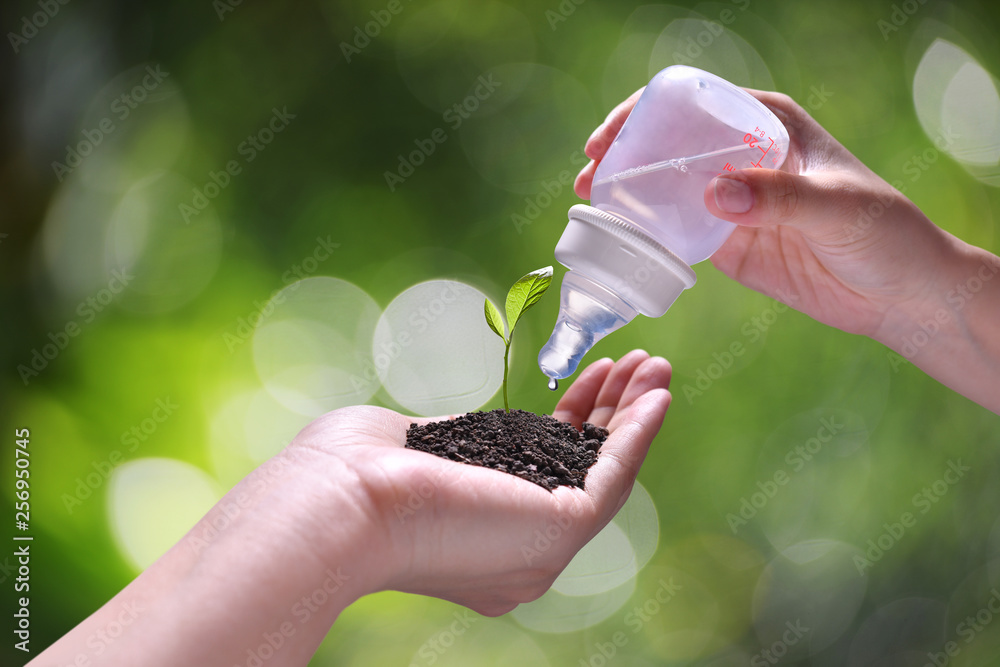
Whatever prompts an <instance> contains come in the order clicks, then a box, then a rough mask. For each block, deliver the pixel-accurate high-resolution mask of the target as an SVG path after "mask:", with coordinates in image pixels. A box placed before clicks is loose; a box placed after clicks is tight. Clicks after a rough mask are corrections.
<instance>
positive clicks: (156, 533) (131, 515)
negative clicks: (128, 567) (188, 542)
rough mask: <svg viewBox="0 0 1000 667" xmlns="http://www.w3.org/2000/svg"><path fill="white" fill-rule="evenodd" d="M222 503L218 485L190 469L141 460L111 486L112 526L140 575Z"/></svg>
mask: <svg viewBox="0 0 1000 667" xmlns="http://www.w3.org/2000/svg"><path fill="white" fill-rule="evenodd" d="M221 497H222V492H221V490H219V489H218V488H217V484H216V483H215V480H214V479H212V478H211V477H210V476H209V475H208V474H206V473H205V472H204V471H203V470H201V469H200V468H197V467H195V466H193V465H191V464H190V463H185V462H183V461H178V460H176V459H166V458H142V459H136V460H134V461H128V462H126V463H122V464H121V465H119V466H118V467H117V468H115V469H114V472H112V474H111V479H110V480H109V481H108V496H107V503H108V505H107V507H108V523H109V524H110V528H111V532H112V534H113V535H114V538H115V542H117V544H118V547H119V549H120V550H121V552H122V554H123V555H124V556H125V557H126V559H127V560H128V561H129V562H130V563H131V564H132V565H133V566H134V567H135V568H136V569H138V570H143V569H145V568H146V567H148V566H149V565H151V564H152V563H153V562H154V561H155V560H156V559H157V558H159V557H160V556H162V555H163V554H164V553H166V552H167V550H168V549H170V548H171V547H172V546H174V544H176V543H177V542H178V541H179V540H180V539H181V538H182V537H183V536H184V534H185V533H187V532H188V531H189V530H190V529H191V527H192V526H194V525H195V524H196V523H197V522H198V520H199V519H201V518H202V517H203V516H204V515H205V514H206V513H207V512H208V511H209V510H210V509H211V508H212V506H213V505H215V503H216V502H218V500H219V498H221Z"/></svg>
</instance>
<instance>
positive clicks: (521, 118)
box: [458, 62, 598, 198]
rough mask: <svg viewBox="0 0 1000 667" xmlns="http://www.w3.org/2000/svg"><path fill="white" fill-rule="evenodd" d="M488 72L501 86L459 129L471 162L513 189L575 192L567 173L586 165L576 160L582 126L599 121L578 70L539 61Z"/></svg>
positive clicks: (550, 193)
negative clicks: (561, 176)
mask: <svg viewBox="0 0 1000 667" xmlns="http://www.w3.org/2000/svg"><path fill="white" fill-rule="evenodd" d="M484 77H486V78H487V79H490V80H493V81H496V82H498V83H499V84H500V85H499V86H498V87H497V88H496V90H495V91H494V92H492V93H490V95H489V97H487V98H486V99H485V100H483V101H482V102H481V103H479V104H478V109H477V110H476V112H475V113H473V114H470V116H469V118H468V120H466V121H465V122H463V123H462V125H461V126H460V127H459V129H458V134H459V137H460V138H461V142H462V149H463V150H464V151H465V156H466V158H467V159H468V160H469V163H470V164H471V165H472V167H473V168H474V169H475V170H476V171H477V172H478V173H479V174H480V175H481V176H482V177H483V178H484V179H485V180H486V181H487V182H489V183H490V184H492V185H495V186H497V187H500V188H503V189H505V190H508V191H509V192H515V193H518V194H525V195H530V194H537V193H540V192H546V194H547V195H548V196H549V197H552V198H555V197H558V196H559V195H560V194H562V193H569V192H570V191H571V190H572V187H571V185H572V183H571V181H569V180H568V178H566V177H565V176H566V174H563V172H566V171H568V170H571V169H572V172H571V175H574V174H575V171H576V169H577V168H578V167H579V166H580V165H578V164H574V163H573V162H571V160H573V159H574V156H575V154H576V153H578V152H579V151H580V150H581V149H582V147H583V139H582V138H581V136H580V133H579V128H581V127H586V128H590V127H595V126H596V125H597V120H598V118H597V113H596V111H595V109H594V102H593V99H592V98H591V95H590V92H589V91H588V90H587V88H586V87H585V86H584V85H583V84H582V83H581V82H580V81H579V80H577V79H576V78H575V77H573V76H572V75H570V74H568V73H566V72H564V71H562V70H559V69H556V68H554V67H549V66H547V65H539V64H537V63H527V62H517V63H508V64H504V65H499V66H497V67H493V68H491V69H489V70H488V71H486V72H485V73H484ZM560 174H563V176H564V178H563V179H562V181H560ZM546 184H547V185H548V188H546Z"/></svg>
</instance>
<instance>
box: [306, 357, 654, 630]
mask: <svg viewBox="0 0 1000 667" xmlns="http://www.w3.org/2000/svg"><path fill="white" fill-rule="evenodd" d="M669 380H670V365H669V364H668V363H667V362H666V361H665V360H664V359H662V358H650V357H649V355H648V354H646V353H645V352H641V351H635V352H632V353H630V354H628V355H626V356H625V357H623V358H622V359H621V360H620V361H618V363H616V364H615V363H612V361H611V360H610V359H602V360H600V361H597V362H594V363H593V364H591V365H590V366H589V367H588V368H587V369H586V370H585V371H584V372H583V373H581V374H580V376H579V377H578V378H577V379H576V381H575V382H574V383H573V384H572V385H571V386H570V387H569V388H568V389H567V390H566V393H565V394H564V395H563V397H562V399H561V400H560V401H559V403H558V404H557V406H556V409H555V411H554V412H553V416H554V417H555V418H556V419H559V420H562V421H567V422H570V423H572V424H574V425H576V426H577V427H579V426H580V425H581V424H582V422H584V421H589V422H591V423H594V424H597V425H599V426H605V427H607V428H608V429H609V430H610V436H609V437H608V439H607V441H606V442H605V443H604V445H603V446H602V448H601V450H600V453H599V456H598V459H597V462H596V463H595V464H594V466H593V467H592V468H591V469H590V471H589V473H588V475H587V479H586V485H585V489H584V490H581V489H577V488H569V487H558V488H556V489H555V490H554V491H552V492H549V491H547V490H545V489H543V488H541V487H539V486H537V485H535V484H532V483H530V482H527V481H525V480H523V479H520V478H518V477H515V476H513V475H509V474H506V473H501V472H497V471H494V470H490V469H486V468H481V467H476V466H471V465H467V464H463V463H456V462H454V461H450V460H448V459H444V458H440V457H437V456H432V455H429V454H427V453H425V452H419V451H415V450H410V449H406V448H404V444H405V441H406V430H407V428H408V427H409V425H410V424H411V423H413V422H421V423H422V422H427V421H431V420H428V419H414V418H412V417H406V416H404V415H401V414H399V413H396V412H393V411H392V410H388V409H385V408H378V407H371V406H361V407H352V408H344V409H341V410H336V411H334V412H332V413H329V414H328V415H326V416H324V417H323V418H321V419H318V420H316V421H315V422H313V423H312V424H310V426H308V427H307V428H306V429H305V430H304V431H303V432H302V433H300V434H299V436H298V437H296V439H295V441H294V442H293V443H292V445H291V447H292V448H307V449H310V450H318V451H319V452H322V453H323V454H325V455H327V457H328V458H327V460H326V461H325V462H324V460H323V459H322V458H321V459H320V460H319V463H318V465H321V466H322V465H331V466H337V467H340V466H345V467H346V468H348V469H349V470H351V471H352V473H353V474H352V475H351V477H352V478H354V479H356V480H362V481H363V484H362V486H361V488H363V492H362V493H361V494H360V495H361V496H362V498H361V499H359V502H362V503H364V506H365V508H366V511H369V512H372V513H374V514H375V516H376V521H374V522H372V523H373V524H375V525H381V526H385V531H384V534H383V539H382V540H380V541H379V542H378V543H376V544H375V545H373V549H378V550H381V551H384V552H388V553H389V554H391V557H390V562H391V565H390V566H388V567H387V568H386V570H387V571H390V572H392V573H393V574H392V576H390V577H388V578H387V579H386V580H385V582H384V583H383V585H382V587H383V588H389V589H396V590H403V591H406V592H411V593H420V594H425V595H433V596H435V597H440V598H444V599H447V600H451V601H453V602H457V603H459V604H463V605H465V606H468V607H470V608H472V609H474V610H475V611H477V612H480V613H483V614H487V615H498V614H502V613H505V612H507V611H509V610H510V609H512V608H514V607H515V606H517V604H518V603H519V602H524V601H527V600H531V599H535V598H537V597H538V596H540V595H541V594H542V593H544V592H545V591H546V590H547V589H548V588H549V586H550V585H551V583H552V581H553V580H554V579H555V578H556V576H558V574H559V572H561V571H562V569H563V568H564V567H565V566H566V565H567V564H568V563H569V561H570V559H571V558H572V557H573V555H574V554H575V553H576V552H577V551H578V550H579V549H580V548H581V547H582V546H583V545H584V544H585V543H586V542H587V541H589V540H590V539H591V538H592V537H593V536H594V535H596V534H597V532H598V531H600V529H601V528H603V527H604V526H605V525H606V524H607V523H608V522H609V521H610V520H611V519H612V518H613V517H614V515H615V514H616V513H617V511H618V510H619V509H620V508H621V506H622V505H623V504H624V502H625V500H626V499H627V498H628V495H629V493H630V492H631V489H632V484H633V482H634V480H635V476H636V473H637V472H638V469H639V466H640V464H641V463H642V460H643V458H644V457H645V455H646V451H647V449H648V447H649V445H650V443H651V442H652V440H653V437H654V436H655V435H656V433H657V431H658V430H659V428H660V424H661V423H662V420H663V416H664V413H665V411H666V409H667V406H668V404H669V400H670V395H669V393H668V392H667V391H666V388H667V386H668V384H669ZM330 520H331V521H335V518H334V517H331V518H330ZM546 533H547V534H548V536H549V537H550V538H552V537H553V536H554V539H549V540H548V542H545V541H543V542H542V544H543V546H544V547H545V548H537V547H538V545H539V537H538V535H539V534H542V535H545V534H546Z"/></svg>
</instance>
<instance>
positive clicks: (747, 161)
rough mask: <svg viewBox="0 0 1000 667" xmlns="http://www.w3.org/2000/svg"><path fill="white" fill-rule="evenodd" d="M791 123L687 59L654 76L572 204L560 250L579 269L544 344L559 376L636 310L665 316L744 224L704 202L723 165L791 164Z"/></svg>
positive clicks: (543, 362)
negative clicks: (584, 202) (696, 267)
mask: <svg viewBox="0 0 1000 667" xmlns="http://www.w3.org/2000/svg"><path fill="white" fill-rule="evenodd" d="M787 149H788V133H787V132H786V131H785V128H784V126H782V124H781V122H780V121H779V120H778V119H777V118H776V117H775V116H774V114H773V113H771V112H770V110H768V109H767V107H765V106H764V105H763V104H761V103H760V102H759V101H757V100H756V99H755V98H753V97H752V96H751V95H750V94H749V93H747V92H746V91H744V90H742V89H740V88H738V87H736V86H734V85H733V84H731V83H729V82H727V81H725V80H723V79H720V78H719V77H717V76H715V75H713V74H709V73H707V72H703V71H701V70H698V69H695V68H693V67H686V66H680V65H677V66H673V67H668V68H667V69H665V70H663V71H661V72H660V73H659V74H657V75H656V76H655V77H653V79H652V80H651V81H650V82H649V85H648V86H647V87H646V90H645V91H644V92H643V94H642V95H641V96H640V98H639V101H638V102H637V103H636V106H635V108H634V109H633V110H632V113H631V114H630V115H629V117H628V120H627V121H626V122H625V125H624V126H623V127H622V129H621V131H620V132H619V133H618V136H617V137H616V139H615V141H614V143H612V145H611V147H610V148H609V149H608V151H607V153H606V154H605V156H604V158H603V159H602V161H601V163H600V164H599V165H598V168H597V172H596V174H595V175H594V185H593V188H592V190H591V205H590V206H581V205H577V206H574V207H573V208H571V209H570V214H569V223H568V224H567V227H566V230H565V231H564V232H563V235H562V237H561V238H560V240H559V243H558V245H557V246H556V251H555V256H556V259H557V260H558V261H559V262H560V263H561V264H563V265H564V266H566V267H567V268H568V269H570V271H569V272H568V273H567V274H566V275H565V276H564V278H563V284H562V295H561V307H560V313H559V320H558V321H557V322H556V326H555V328H554V329H553V332H552V336H551V337H550V338H549V341H548V342H547V343H546V345H545V346H544V347H543V348H542V350H541V352H540V353H539V355H538V365H539V367H540V368H541V369H542V372H543V373H545V374H546V375H547V376H549V377H550V378H564V377H567V376H569V375H571V374H572V373H573V372H574V371H575V370H576V367H577V365H578V364H579V362H580V361H581V359H582V358H583V355H584V354H586V352H587V351H588V350H590V348H591V347H592V346H593V345H594V343H596V342H597V341H598V340H600V339H601V338H602V337H603V336H605V335H607V334H608V333H610V332H611V331H614V330H616V329H618V328H620V327H622V326H624V325H625V324H627V323H628V322H630V321H631V320H632V319H633V318H634V317H635V315H636V314H638V313H642V314H643V315H646V316H648V317H660V316H661V315H663V314H664V313H665V312H666V311H667V309H668V308H669V307H670V305H671V304H672V303H673V302H674V300H675V299H676V298H677V296H679V295H680V293H681V292H683V291H684V290H685V289H687V288H690V287H692V286H693V285H694V283H695V274H694V271H693V270H692V269H691V267H690V265H692V264H695V263H697V262H700V261H702V260H704V259H707V258H708V257H710V256H711V255H712V253H714V252H715V251H716V250H718V249H719V247H720V246H722V244H723V243H724V242H725V241H726V239H727V238H728V237H729V235H730V234H731V233H732V232H733V230H734V229H735V228H736V226H735V225H733V224H732V223H729V222H726V221H724V220H720V219H719V218H716V217H715V216H713V215H712V214H711V213H709V212H708V210H707V209H706V207H705V203H704V192H705V188H706V186H707V185H708V184H709V182H710V181H711V180H712V179H713V178H715V177H716V176H718V175H720V174H722V173H725V172H729V171H736V170H738V169H744V168H749V167H758V168H777V167H780V166H781V164H782V162H783V161H784V158H785V152H786V151H787Z"/></svg>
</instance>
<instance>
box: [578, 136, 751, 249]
mask: <svg viewBox="0 0 1000 667" xmlns="http://www.w3.org/2000/svg"><path fill="white" fill-rule="evenodd" d="M741 154H746V156H747V157H751V158H752V156H753V153H752V152H751V151H750V149H749V148H748V147H747V145H746V144H740V145H738V146H732V147H730V148H724V149H720V150H717V151H711V152H709V153H703V154H701V155H696V156H693V157H687V158H673V159H670V160H663V161H661V162H655V163H653V164H648V165H643V166H639V167H633V168H631V169H626V170H624V171H621V172H618V173H617V174H613V175H611V176H610V177H608V178H603V179H601V180H600V181H597V182H595V183H594V186H593V189H592V191H591V202H594V205H595V206H598V207H599V208H601V209H603V210H605V211H607V212H608V213H612V214H614V215H617V216H618V217H620V218H622V219H624V220H627V221H628V222H631V223H632V224H634V225H635V226H636V227H638V228H639V229H641V230H642V231H644V232H645V233H646V234H648V235H650V236H651V237H653V238H654V239H656V240H657V241H659V242H660V243H662V244H663V245H664V246H666V247H667V248H669V249H670V250H671V251H673V252H674V253H676V254H677V255H679V256H680V257H681V258H682V259H683V260H684V261H686V262H687V263H688V264H695V263H697V262H700V261H701V260H703V259H705V258H706V257H707V255H706V256H705V257H702V256H701V255H702V254H704V253H703V252H702V251H699V250H698V248H702V247H705V246H708V245H710V241H711V240H712V239H711V238H710V237H714V236H715V235H721V234H728V233H729V231H730V228H731V226H730V225H729V223H725V222H723V221H721V220H719V219H717V218H714V217H713V216H709V215H707V211H706V210H705V203H704V199H703V193H704V191H705V187H706V186H707V185H708V183H709V181H711V180H712V179H713V178H714V177H715V176H718V175H719V174H720V173H723V172H725V171H731V170H733V169H739V168H742V167H744V166H747V165H746V164H745V162H746V160H744V159H741V158H742V157H743V156H742V155H741ZM734 165H735V166H734ZM713 249H714V248H713Z"/></svg>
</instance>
